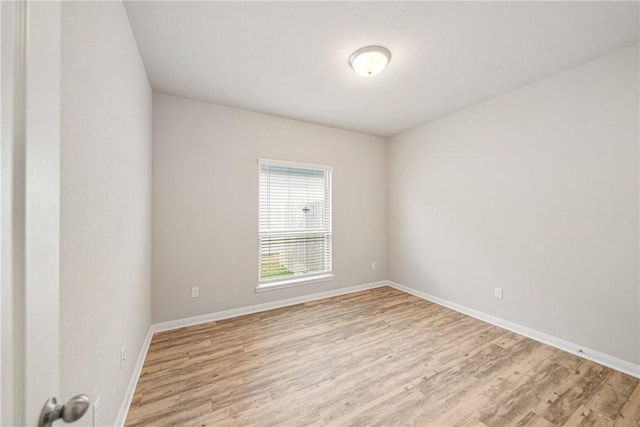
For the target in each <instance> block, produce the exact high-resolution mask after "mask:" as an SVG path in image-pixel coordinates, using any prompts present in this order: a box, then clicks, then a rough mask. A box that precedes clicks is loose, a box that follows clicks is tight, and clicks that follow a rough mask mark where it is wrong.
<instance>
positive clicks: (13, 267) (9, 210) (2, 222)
mask: <svg viewBox="0 0 640 427" xmlns="http://www.w3.org/2000/svg"><path fill="white" fill-rule="evenodd" d="M60 7H61V5H60V3H59V2H37V1H34V2H31V1H15V2H2V3H1V5H0V18H1V19H0V22H1V26H0V41H1V46H2V51H1V53H2V64H1V67H0V68H1V69H0V73H1V74H0V76H1V81H2V84H1V92H0V93H1V98H2V102H1V110H0V111H1V112H2V121H1V128H2V129H1V136H2V140H1V147H0V156H1V170H0V258H1V260H0V261H1V262H0V280H1V281H0V328H1V330H2V335H1V340H0V356H1V362H0V385H1V387H0V401H1V402H0V403H1V405H0V421H1V424H2V425H15V426H21V425H31V426H35V425H38V418H39V416H40V412H41V410H42V408H43V404H44V403H45V402H46V401H47V400H48V399H49V398H51V397H60V398H63V399H65V400H66V399H67V398H69V397H70V396H58V394H59V391H60V378H59V369H60V368H59V366H60V340H59V332H60V331H59V328H60V311H59V310H60V309H59V307H60V304H59V298H60V291H59V264H60V263H59V259H60V257H59V247H60V215H59V212H60V34H61V32H60ZM81 400H82V399H76V400H75V401H72V402H71V405H69V406H67V407H65V408H64V409H63V407H62V406H56V405H52V404H51V403H52V402H51V401H50V402H49V410H50V412H51V414H50V415H51V416H52V417H56V416H58V417H60V418H64V419H65V421H71V420H72V418H74V417H77V416H78V415H79V411H80V410H81V409H83V408H84V409H85V410H86V406H88V402H86V401H85V402H84V403H83V402H81ZM72 412H73V414H72Z"/></svg>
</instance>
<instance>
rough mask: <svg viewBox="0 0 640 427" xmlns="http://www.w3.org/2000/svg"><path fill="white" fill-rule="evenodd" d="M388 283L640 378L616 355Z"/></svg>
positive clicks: (639, 370) (639, 368) (639, 369)
mask: <svg viewBox="0 0 640 427" xmlns="http://www.w3.org/2000/svg"><path fill="white" fill-rule="evenodd" d="M388 283H389V286H391V287H392V288H395V289H398V290H399V291H403V292H406V293H408V294H411V295H414V296H417V297H419V298H422V299H424V300H427V301H430V302H433V303H435V304H438V305H441V306H443V307H447V308H450V309H452V310H455V311H457V312H459V313H462V314H466V315H467V316H471V317H474V318H476V319H478V320H482V321H483V322H487V323H491V324H492V325H495V326H498V327H500V328H503V329H506V330H508V331H511V332H515V333H516V334H520V335H522V336H525V337H527V338H531V339H532V340H536V341H539V342H541V343H543V344H547V345H550V346H551V347H555V348H557V349H560V350H563V351H566V352H567V353H571V354H575V355H577V356H580V357H582V358H584V359H587V360H591V361H592V362H596V363H599V364H601V365H604V366H606V367H608V368H611V369H615V370H616V371H620V372H623V373H625V374H628V375H631V376H634V377H636V378H640V365H636V364H634V363H631V362H628V361H626V360H622V359H618V358H617V357H614V356H611V355H609V354H606V353H602V352H599V351H597V350H593V349H591V348H588V347H585V346H582V345H579V344H575V343H572V342H570V341H567V340H563V339H561V338H558V337H554V336H553V335H549V334H546V333H544V332H540V331H538V330H535V329H531V328H528V327H526V326H522V325H520V324H517V323H514V322H510V321H508V320H504V319H501V318H499V317H496V316H492V315H490V314H486V313H483V312H481V311H478V310H474V309H473V308H469V307H466V306H464V305H461V304H456V303H454V302H451V301H449V300H446V299H444V298H440V297H437V296H434V295H430V294H428V293H426V292H422V291H419V290H417V289H414V288H411V287H409V286H405V285H401V284H399V283H395V282H388Z"/></svg>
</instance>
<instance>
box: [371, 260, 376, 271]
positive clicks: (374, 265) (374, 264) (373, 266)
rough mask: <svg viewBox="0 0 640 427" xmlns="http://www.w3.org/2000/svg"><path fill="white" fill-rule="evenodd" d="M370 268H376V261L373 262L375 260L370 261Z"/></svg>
mask: <svg viewBox="0 0 640 427" xmlns="http://www.w3.org/2000/svg"><path fill="white" fill-rule="evenodd" d="M371 269H372V270H375V269H376V263H375V262H372V263H371Z"/></svg>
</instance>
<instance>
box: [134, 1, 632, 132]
mask: <svg viewBox="0 0 640 427" xmlns="http://www.w3.org/2000/svg"><path fill="white" fill-rule="evenodd" d="M638 6H639V4H638V3H637V2H464V3H462V2H425V3H418V2H370V3H369V2H367V3H362V2H299V3H291V2H251V3H244V2H163V1H144V2H127V3H126V8H127V12H128V14H129V19H130V21H131V26H132V27H133V31H134V33H135V36H136V39H137V41H138V45H139V47H140V52H141V53H142V57H143V59H144V63H145V66H146V69H147V73H148V75H149V79H150V80H151V84H152V86H153V88H154V89H155V90H157V91H160V92H166V93H169V94H175V95H181V96H185V97H188V98H193V99H198V100H203V101H208V102H212V103H216V104H223V105H228V106H232V107H238V108H243V109H247V110H252V111H258V112H263V113H268V114H274V115H279V116H284V117H290V118H294V119H298V120H304V121H309V122H314V123H320V124H325V125H330V126H335V127H339V128H344V129H351V130H356V131H360V132H365V133H370V134H374V135H380V136H391V135H394V134H396V133H398V132H401V131H403V130H406V129H410V128H412V127H415V126H417V125H419V124H422V123H425V122H428V121H430V120H433V119H435V118H437V117H440V116H443V115H446V114H449V113H452V112H454V111H457V110H460V109H462V108H465V107H467V106H469V105H472V104H475V103H478V102H480V101H483V100H486V99H488V98H491V97H494V96H497V95H500V94H503V93H506V92H508V91H511V90H513V89H515V88H518V87H520V86H523V85H525V84H527V83H531V82H534V81H536V80H539V79H542V78H544V77H547V76H550V75H552V74H555V73H558V72H560V71H562V70H565V69H567V68H571V67H574V66H576V65H579V64H581V63H584V62H587V61H589V60H591V59H593V58H596V57H598V56H601V55H604V54H606V53H608V52H612V51H614V50H617V49H620V48H623V47H626V46H629V45H632V44H635V43H638V27H639V24H638V14H639V8H638ZM370 44H379V45H383V46H386V47H387V48H388V49H389V50H390V51H391V54H392V59H391V63H390V64H389V66H388V67H387V69H385V70H384V71H383V72H382V73H381V74H379V75H378V76H376V77H373V78H369V79H367V78H363V77H360V76H358V75H357V74H356V73H354V72H353V70H351V69H350V68H349V65H348V62H347V61H348V58H349V55H351V53H352V52H353V51H354V50H356V49H358V48H360V47H362V46H365V45H370Z"/></svg>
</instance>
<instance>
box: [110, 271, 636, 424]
mask: <svg viewBox="0 0 640 427" xmlns="http://www.w3.org/2000/svg"><path fill="white" fill-rule="evenodd" d="M382 286H390V287H392V288H395V289H397V290H399V291H402V292H406V293H408V294H411V295H414V296H417V297H419V298H422V299H424V300H427V301H430V302H433V303H435V304H438V305H441V306H443V307H446V308H450V309H452V310H455V311H457V312H459V313H462V314H465V315H468V316H470V317H473V318H476V319H478V320H482V321H484V322H487V323H490V324H492V325H495V326H498V327H500V328H503V329H506V330H509V331H511V332H515V333H517V334H520V335H523V336H525V337H527V338H531V339H533V340H536V341H539V342H541V343H543V344H547V345H549V346H552V347H555V348H558V349H560V350H563V351H566V352H568V353H571V354H575V355H577V356H580V357H583V358H585V359H588V360H591V361H593V362H596V363H599V364H601V365H604V366H606V367H609V368H612V369H615V370H618V371H620V372H623V373H625V374H629V375H632V376H634V377H637V378H640V365H636V364H633V363H631V362H628V361H625V360H622V359H618V358H616V357H614V356H611V355H608V354H605V353H602V352H599V351H596V350H593V349H590V348H587V347H584V346H580V345H578V344H575V343H572V342H569V341H566V340H563V339H560V338H557V337H554V336H552V335H549V334H546V333H544V332H540V331H537V330H535V329H531V328H528V327H526V326H522V325H519V324H517V323H514V322H510V321H508V320H504V319H501V318H499V317H495V316H492V315H490V314H486V313H483V312H481V311H478V310H474V309H472V308H469V307H466V306H463V305H461V304H457V303H454V302H451V301H448V300H446V299H443V298H440V297H437V296H434V295H430V294H428V293H426V292H423V291H420V290H417V289H414V288H411V287H409V286H405V285H401V284H399V283H395V282H391V281H380V282H373V283H366V284H362V285H357V286H351V287H348V288H341V289H335V290H331V291H326V292H320V293H315V294H311V295H304V296H300V297H295V298H288V299H283V300H278V301H272V302H268V303H264V304H256V305H251V306H247V307H240V308H234V309H230V310H224V311H219V312H215V313H208V314H203V315H200V316H194V317H188V318H184V319H177V320H171V321H168V322H161V323H155V324H152V325H151V326H150V327H149V331H148V333H147V336H146V337H145V340H144V343H143V346H142V348H141V350H140V354H139V355H138V359H137V360H136V364H135V366H134V369H133V372H132V373H131V378H130V380H129V383H128V386H127V389H126V391H125V395H124V398H123V401H122V405H121V406H120V410H119V411H118V415H117V418H116V421H115V423H114V425H115V426H117V427H122V426H124V423H125V421H126V419H127V414H128V412H129V407H130V405H131V400H132V399H133V395H134V393H135V389H136V385H137V383H138V378H139V377H140V374H141V372H142V367H143V365H144V360H145V357H146V355H147V351H148V350H149V345H150V344H151V340H152V338H153V334H154V333H156V332H160V331H167V330H171V329H177V328H182V327H185V326H191V325H198V324H202V323H207V322H213V321H216V320H223V319H229V318H233V317H238V316H244V315H247V314H252V313H258V312H262V311H268V310H273V309H276V308H282V307H287V306H291V305H296V304H302V303H305V302H310V301H316V300H320V299H324V298H330V297H334V296H338V295H344V294H349V293H353V292H360V291H364V290H368V289H374V288H379V287H382Z"/></svg>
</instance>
